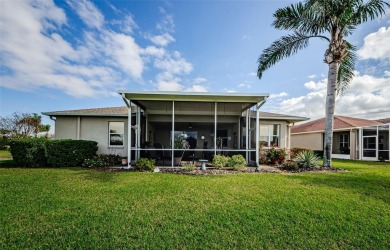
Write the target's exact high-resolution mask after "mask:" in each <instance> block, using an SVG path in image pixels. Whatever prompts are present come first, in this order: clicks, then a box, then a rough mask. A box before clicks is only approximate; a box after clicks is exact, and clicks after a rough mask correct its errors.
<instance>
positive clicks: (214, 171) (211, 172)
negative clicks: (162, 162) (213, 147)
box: [160, 167, 280, 175]
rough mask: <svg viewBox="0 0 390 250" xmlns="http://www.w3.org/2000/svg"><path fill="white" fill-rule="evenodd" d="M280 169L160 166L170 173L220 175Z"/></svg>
mask: <svg viewBox="0 0 390 250" xmlns="http://www.w3.org/2000/svg"><path fill="white" fill-rule="evenodd" d="M279 172H280V171H278V170H274V169H260V170H259V171H256V168H254V167H247V168H245V169H243V170H233V169H212V168H207V169H206V170H205V171H202V170H201V169H199V168H197V169H195V170H193V171H186V170H183V169H179V168H160V173H169V174H184V175H219V174H240V173H252V174H255V173H279Z"/></svg>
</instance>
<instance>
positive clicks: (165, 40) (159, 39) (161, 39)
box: [147, 33, 175, 47]
mask: <svg viewBox="0 0 390 250" xmlns="http://www.w3.org/2000/svg"><path fill="white" fill-rule="evenodd" d="M147 38H148V39H149V40H150V41H151V42H152V43H154V44H156V45H158V46H162V47H164V46H167V45H168V44H169V43H171V42H174V41H175V38H173V37H172V36H171V35H170V34H168V33H164V34H162V35H157V36H147Z"/></svg>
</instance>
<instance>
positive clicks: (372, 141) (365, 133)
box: [291, 115, 390, 161]
mask: <svg viewBox="0 0 390 250" xmlns="http://www.w3.org/2000/svg"><path fill="white" fill-rule="evenodd" d="M389 126H390V119H381V120H367V119H359V118H353V117H347V116H340V115H335V116H334V128H333V131H334V132H333V150H332V157H333V158H339V159H353V160H375V161H376V160H379V159H385V160H389V158H390V151H389V141H390V137H389ZM324 130H325V118H322V119H318V120H314V121H310V122H307V123H304V124H300V125H296V126H293V127H292V128H291V147H299V148H309V149H312V150H314V151H320V153H322V152H323V150H324V148H323V147H324V146H323V145H324Z"/></svg>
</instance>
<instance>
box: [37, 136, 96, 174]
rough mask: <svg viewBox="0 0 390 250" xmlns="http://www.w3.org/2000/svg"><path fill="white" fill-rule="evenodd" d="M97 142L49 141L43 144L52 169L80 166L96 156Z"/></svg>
mask: <svg viewBox="0 0 390 250" xmlns="http://www.w3.org/2000/svg"><path fill="white" fill-rule="evenodd" d="M97 149H98V147H97V142H95V141H84V140H49V141H46V143H45V151H46V156H47V162H48V163H49V164H50V165H52V166H53V167H77V166H82V164H83V163H84V161H85V159H92V158H93V157H94V156H95V155H96V151H97Z"/></svg>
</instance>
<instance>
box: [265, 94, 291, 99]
mask: <svg viewBox="0 0 390 250" xmlns="http://www.w3.org/2000/svg"><path fill="white" fill-rule="evenodd" d="M285 96H288V94H287V93H286V92H281V93H278V94H270V95H269V98H270V99H276V98H280V97H285Z"/></svg>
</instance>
